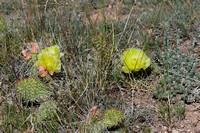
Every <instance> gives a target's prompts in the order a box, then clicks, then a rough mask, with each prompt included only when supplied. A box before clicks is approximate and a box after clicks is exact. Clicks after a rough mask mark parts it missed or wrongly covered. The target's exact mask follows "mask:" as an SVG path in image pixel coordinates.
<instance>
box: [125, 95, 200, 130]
mask: <svg viewBox="0 0 200 133" xmlns="http://www.w3.org/2000/svg"><path fill="white" fill-rule="evenodd" d="M126 101H127V102H128V104H130V105H132V106H134V109H135V110H136V111H135V112H134V113H137V111H142V110H139V109H145V112H144V113H148V112H149V116H148V117H146V118H145V119H143V120H142V121H140V120H139V121H136V123H135V124H134V125H133V126H132V127H131V130H132V131H135V132H141V130H142V128H141V125H144V126H145V127H149V128H150V129H151V131H155V132H162V133H168V132H172V133H197V132H200V103H192V104H186V105H185V109H186V112H185V118H184V119H182V120H175V122H174V123H172V124H171V125H170V126H167V124H166V123H165V122H164V121H163V120H162V119H161V118H160V117H159V110H160V107H159V104H158V101H157V100H156V99H153V98H152V95H151V94H139V93H136V94H135V95H134V96H133V97H131V96H128V97H126ZM133 115H134V114H133ZM144 115H145V114H144ZM139 119H140V118H139Z"/></svg>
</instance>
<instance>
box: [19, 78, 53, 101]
mask: <svg viewBox="0 0 200 133" xmlns="http://www.w3.org/2000/svg"><path fill="white" fill-rule="evenodd" d="M47 89H48V86H47V85H45V84H44V83H43V82H41V81H40V80H39V79H35V78H27V79H23V80H21V81H19V82H18V83H17V93H18V94H19V96H20V97H21V98H22V99H23V100H25V101H32V102H34V101H37V102H41V101H43V100H45V99H47V98H48V97H49V96H50V95H51V92H50V91H48V90H47Z"/></svg>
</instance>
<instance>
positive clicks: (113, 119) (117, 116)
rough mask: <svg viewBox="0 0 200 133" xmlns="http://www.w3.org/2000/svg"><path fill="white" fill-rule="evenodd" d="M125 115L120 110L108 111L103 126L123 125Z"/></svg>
mask: <svg viewBox="0 0 200 133" xmlns="http://www.w3.org/2000/svg"><path fill="white" fill-rule="evenodd" d="M123 119H124V115H123V113H122V112H121V111H120V110H116V109H110V110H107V111H106V112H105V114H104V117H103V124H104V126H105V127H112V126H117V125H119V124H120V123H122V121H123Z"/></svg>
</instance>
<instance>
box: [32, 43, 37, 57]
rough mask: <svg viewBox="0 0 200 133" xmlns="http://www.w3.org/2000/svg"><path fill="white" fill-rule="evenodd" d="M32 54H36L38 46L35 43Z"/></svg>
mask: <svg viewBox="0 0 200 133" xmlns="http://www.w3.org/2000/svg"><path fill="white" fill-rule="evenodd" d="M32 53H35V54H36V53H38V44H37V43H34V44H33V47H32Z"/></svg>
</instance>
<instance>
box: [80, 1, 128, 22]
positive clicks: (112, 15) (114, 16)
mask: <svg viewBox="0 0 200 133" xmlns="http://www.w3.org/2000/svg"><path fill="white" fill-rule="evenodd" d="M122 6H123V4H122V2H117V3H116V5H109V6H108V7H107V8H105V9H104V11H103V15H104V17H105V18H106V19H107V20H114V21H118V19H119V18H120V20H125V19H127V18H128V14H125V15H120V13H119V12H120V8H121V7H122ZM89 18H90V19H91V21H93V22H99V21H102V20H103V17H102V11H101V9H95V10H93V11H92V14H91V15H90V16H89ZM83 20H84V22H85V23H86V24H89V21H88V19H87V18H86V17H85V18H84V19H83Z"/></svg>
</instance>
